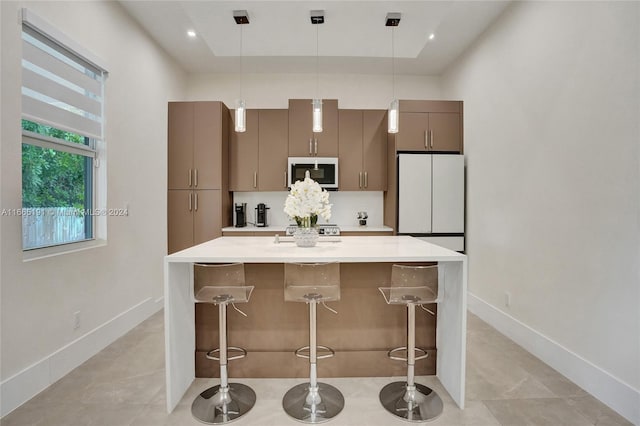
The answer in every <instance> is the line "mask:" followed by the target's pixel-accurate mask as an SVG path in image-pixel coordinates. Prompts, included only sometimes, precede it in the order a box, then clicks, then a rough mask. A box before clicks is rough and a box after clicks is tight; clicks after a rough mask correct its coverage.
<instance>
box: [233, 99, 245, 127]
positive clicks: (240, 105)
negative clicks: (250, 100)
mask: <svg viewBox="0 0 640 426" xmlns="http://www.w3.org/2000/svg"><path fill="white" fill-rule="evenodd" d="M235 130H236V132H238V133H242V132H246V131H247V110H246V108H245V104H244V100H242V99H238V100H237V101H236V128H235Z"/></svg>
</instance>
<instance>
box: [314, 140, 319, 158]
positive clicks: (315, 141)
mask: <svg viewBox="0 0 640 426" xmlns="http://www.w3.org/2000/svg"><path fill="white" fill-rule="evenodd" d="M313 141H314V144H315V147H316V149H315V153H316V155H318V139H314V140H313Z"/></svg>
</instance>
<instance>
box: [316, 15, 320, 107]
mask: <svg viewBox="0 0 640 426" xmlns="http://www.w3.org/2000/svg"><path fill="white" fill-rule="evenodd" d="M319 26H320V25H319V24H316V99H320V98H319V95H320V70H319V69H320V66H319V65H318V64H319V59H318V39H319V37H320V36H319V33H318V31H319V28H318V27H319Z"/></svg>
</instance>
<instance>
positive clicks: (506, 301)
mask: <svg viewBox="0 0 640 426" xmlns="http://www.w3.org/2000/svg"><path fill="white" fill-rule="evenodd" d="M504 306H506V307H507V308H509V307H511V293H509V292H508V291H507V292H505V293H504Z"/></svg>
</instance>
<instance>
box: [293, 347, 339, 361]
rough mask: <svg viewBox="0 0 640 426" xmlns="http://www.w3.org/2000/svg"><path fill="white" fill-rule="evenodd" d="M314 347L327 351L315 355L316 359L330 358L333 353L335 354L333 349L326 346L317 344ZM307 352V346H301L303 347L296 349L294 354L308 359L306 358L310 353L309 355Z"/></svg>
mask: <svg viewBox="0 0 640 426" xmlns="http://www.w3.org/2000/svg"><path fill="white" fill-rule="evenodd" d="M316 348H317V349H321V350H323V351H326V352H328V353H324V354H318V355H316V358H317V359H325V358H331V357H332V356H335V354H336V352H335V351H334V350H333V349H331V348H329V347H327V346H321V345H317V346H316ZM317 349H316V350H317ZM303 352H307V353H303ZM308 352H309V346H303V347H301V348H299V349H296V351H295V354H296V356H297V357H299V358H307V359H308V358H310V355H309V353H308Z"/></svg>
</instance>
